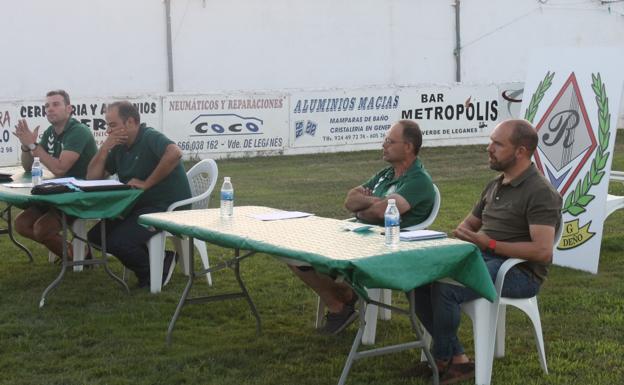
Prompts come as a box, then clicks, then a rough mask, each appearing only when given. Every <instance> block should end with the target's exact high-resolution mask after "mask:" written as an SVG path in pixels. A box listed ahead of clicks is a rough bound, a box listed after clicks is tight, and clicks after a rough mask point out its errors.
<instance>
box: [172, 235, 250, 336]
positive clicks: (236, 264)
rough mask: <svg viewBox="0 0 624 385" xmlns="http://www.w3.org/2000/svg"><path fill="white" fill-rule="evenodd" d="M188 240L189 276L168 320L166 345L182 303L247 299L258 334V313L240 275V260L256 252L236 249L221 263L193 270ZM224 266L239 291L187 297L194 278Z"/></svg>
mask: <svg viewBox="0 0 624 385" xmlns="http://www.w3.org/2000/svg"><path fill="white" fill-rule="evenodd" d="M188 242H189V266H188V269H189V278H188V282H187V284H186V287H185V288H184V291H183V292H182V295H181V296H180V301H178V305H177V306H176V310H175V312H174V313H173V317H172V318H171V321H169V328H168V329H167V337H166V341H167V345H168V346H170V345H171V340H172V335H173V329H174V327H175V324H176V322H177V320H178V318H179V317H180V313H181V312H182V308H183V307H184V305H187V304H198V303H206V302H215V301H224V300H228V299H234V298H245V299H246V300H247V303H248V304H249V307H250V308H251V312H252V313H253V315H254V317H255V318H256V333H257V334H260V332H261V323H260V314H259V313H258V310H257V309H256V305H255V304H254V303H253V300H252V299H251V296H250V295H249V292H248V291H247V288H246V287H245V284H244V283H243V280H242V278H241V276H240V262H241V261H242V260H243V259H245V258H247V257H250V256H252V255H254V254H255V253H256V252H255V251H250V252H248V253H246V254H244V255H240V249H236V250H235V252H234V258H232V259H231V260H228V261H225V262H223V263H219V264H217V265H214V266H212V267H210V268H208V269H202V270H201V271H199V272H195V256H194V253H195V248H194V244H193V243H194V240H193V238H191V237H189V238H188ZM225 268H230V269H233V270H234V275H235V276H236V281H237V282H238V285H239V287H240V289H241V291H240V292H238V293H228V294H219V295H210V296H203V297H194V298H188V295H189V292H190V291H191V287H192V286H193V283H194V282H195V278H197V277H203V276H205V275H206V274H207V273H212V272H214V271H219V270H223V269H225Z"/></svg>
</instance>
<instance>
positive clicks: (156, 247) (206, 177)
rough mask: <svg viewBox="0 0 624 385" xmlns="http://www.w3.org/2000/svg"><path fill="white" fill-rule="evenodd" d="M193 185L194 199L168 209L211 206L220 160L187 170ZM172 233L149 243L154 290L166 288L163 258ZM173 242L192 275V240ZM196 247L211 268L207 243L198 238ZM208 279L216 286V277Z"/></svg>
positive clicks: (199, 163) (208, 275)
mask: <svg viewBox="0 0 624 385" xmlns="http://www.w3.org/2000/svg"><path fill="white" fill-rule="evenodd" d="M186 176H187V178H188V182H189V186H190V187H191V198H188V199H184V200H181V201H178V202H174V203H172V204H171V205H170V206H169V208H167V211H173V210H175V209H176V208H178V207H181V206H185V205H189V204H190V205H191V209H193V210H195V209H205V208H207V207H208V201H209V199H210V194H211V193H212V190H213V189H214V187H215V185H216V183H217V178H218V176H219V169H218V168H217V163H216V162H215V161H214V160H212V159H203V160H201V161H200V162H198V163H197V164H195V165H194V166H193V167H192V168H191V169H190V170H189V171H188V172H187V173H186ZM170 235H171V234H169V233H166V232H160V233H158V234H156V235H154V236H153V237H152V238H151V239H150V240H149V241H148V244H147V247H148V250H149V259H150V291H151V292H152V293H159V292H160V291H161V289H162V274H163V261H164V259H165V240H166V237H167V236H170ZM173 243H174V245H175V248H176V251H177V252H178V255H181V256H182V258H180V260H179V261H180V264H181V265H182V268H183V270H184V274H186V275H188V274H189V264H190V263H192V261H189V255H190V252H189V250H188V242H184V240H182V239H180V238H178V237H173ZM193 243H194V246H195V247H196V248H197V249H198V251H199V255H200V256H201V259H202V262H203V264H204V268H205V269H208V268H209V267H210V264H209V262H208V250H207V249H206V242H204V241H202V240H199V239H194V240H193ZM206 280H207V282H208V285H211V286H212V276H211V274H210V273H207V274H206Z"/></svg>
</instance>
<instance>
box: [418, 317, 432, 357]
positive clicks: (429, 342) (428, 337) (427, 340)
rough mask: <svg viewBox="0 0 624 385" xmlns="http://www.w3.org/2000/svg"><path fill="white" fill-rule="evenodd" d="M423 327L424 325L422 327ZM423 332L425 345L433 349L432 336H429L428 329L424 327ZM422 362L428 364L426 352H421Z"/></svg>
mask: <svg viewBox="0 0 624 385" xmlns="http://www.w3.org/2000/svg"><path fill="white" fill-rule="evenodd" d="M420 326H421V327H422V325H420ZM422 330H423V342H424V343H425V345H427V347H428V348H429V349H431V341H432V338H431V334H429V332H428V331H427V329H425V328H424V327H423V328H422ZM420 361H422V362H427V355H426V354H425V352H424V350H421V351H420Z"/></svg>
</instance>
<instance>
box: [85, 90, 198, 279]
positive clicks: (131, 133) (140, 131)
mask: <svg viewBox="0 0 624 385" xmlns="http://www.w3.org/2000/svg"><path fill="white" fill-rule="evenodd" d="M106 124H107V125H108V131H107V133H108V136H107V138H106V140H105V141H104V143H103V144H102V146H101V147H100V150H99V151H98V152H97V154H96V155H95V156H94V157H93V159H92V160H91V163H90V164H89V168H88V172H87V179H102V178H105V177H107V176H108V175H112V174H117V176H118V177H119V180H120V181H121V182H123V183H126V184H128V185H130V186H132V187H135V188H140V189H143V190H144V193H143V194H142V195H141V197H140V198H139V200H138V201H137V203H136V204H135V205H134V207H133V208H132V211H131V212H130V213H129V214H128V215H127V216H126V217H125V218H122V219H117V220H113V221H107V222H106V249H107V250H108V251H109V252H110V253H111V254H113V255H114V256H116V257H117V258H118V259H119V260H120V261H121V262H122V263H123V264H124V266H126V267H127V268H128V269H130V270H132V271H133V272H134V273H135V275H136V277H137V279H138V286H139V287H148V286H149V284H150V267H149V253H148V251H147V246H146V242H147V241H148V240H149V239H150V238H151V237H152V236H153V235H154V234H155V232H154V231H152V230H149V229H147V228H145V227H144V226H141V225H139V224H138V223H137V219H138V217H139V215H142V214H148V213H154V212H161V211H166V210H167V208H168V207H169V205H171V204H172V203H173V202H177V201H180V200H183V199H187V198H190V197H191V189H190V187H189V184H188V179H187V178H186V173H185V171H184V166H183V164H182V151H181V150H180V148H179V147H178V146H176V144H175V143H173V142H172V141H171V140H170V139H169V138H167V137H166V136H165V135H163V134H162V133H160V132H158V131H156V130H155V129H153V128H151V127H147V126H146V125H145V124H141V117H140V116H139V112H138V111H137V109H136V107H135V106H134V105H133V104H132V103H130V102H127V101H123V102H115V103H112V104H110V105H109V106H108V109H107V111H106ZM87 237H88V239H89V241H91V242H93V243H95V244H96V245H99V244H101V231H100V224H99V223H98V224H97V225H96V226H94V227H93V228H92V229H91V230H90V231H89V234H88V236H87ZM173 267H174V261H173V253H170V252H167V253H166V257H165V262H164V269H163V284H166V283H167V281H168V280H169V278H170V277H171V272H172V271H173Z"/></svg>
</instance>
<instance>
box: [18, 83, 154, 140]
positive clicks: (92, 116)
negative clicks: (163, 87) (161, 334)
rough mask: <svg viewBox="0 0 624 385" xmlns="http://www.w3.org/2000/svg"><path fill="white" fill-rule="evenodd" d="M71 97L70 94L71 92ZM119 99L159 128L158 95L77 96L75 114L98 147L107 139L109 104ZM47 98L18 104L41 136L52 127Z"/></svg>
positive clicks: (19, 111)
mask: <svg viewBox="0 0 624 385" xmlns="http://www.w3.org/2000/svg"><path fill="white" fill-rule="evenodd" d="M70 97H71V95H70ZM118 100H128V101H130V102H131V103H133V104H134V105H135V106H136V107H137V109H138V111H139V114H140V115H141V122H142V123H146V124H147V125H148V126H151V127H154V128H156V129H159V126H160V120H161V114H162V112H161V108H160V98H159V97H158V96H153V97H152V96H140V97H128V98H77V99H76V100H74V99H71V103H72V111H73V114H72V117H73V118H75V119H76V120H78V121H80V122H81V123H83V124H85V125H86V126H87V127H89V128H90V129H91V131H92V133H93V136H94V137H95V141H96V143H97V145H98V147H99V146H100V145H101V144H102V143H103V142H104V140H105V139H106V120H105V118H104V114H105V113H106V106H107V105H108V104H110V103H113V102H115V101H118ZM44 104H45V99H42V100H36V101H24V102H20V103H18V104H17V106H16V108H17V114H18V118H20V119H26V121H27V123H28V126H29V127H30V129H31V130H33V129H35V127H37V126H39V137H40V138H41V134H43V131H45V129H46V128H48V127H49V126H50V123H49V122H48V120H47V119H46V116H45V108H44Z"/></svg>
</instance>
